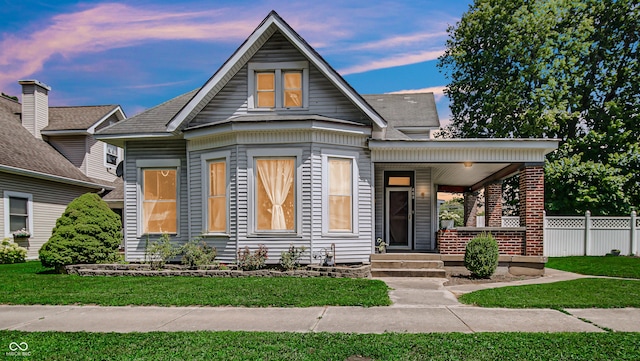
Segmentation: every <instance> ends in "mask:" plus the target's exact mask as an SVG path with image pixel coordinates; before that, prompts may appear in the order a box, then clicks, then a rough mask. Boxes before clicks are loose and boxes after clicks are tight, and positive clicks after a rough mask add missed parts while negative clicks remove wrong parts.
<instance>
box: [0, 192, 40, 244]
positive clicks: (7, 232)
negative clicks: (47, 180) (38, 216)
mask: <svg viewBox="0 0 640 361" xmlns="http://www.w3.org/2000/svg"><path fill="white" fill-rule="evenodd" d="M10 197H15V198H26V199H27V217H28V219H27V223H28V224H29V229H28V231H29V233H31V237H33V236H34V233H35V232H34V229H33V195H32V194H30V193H22V192H12V191H4V236H5V237H9V238H11V237H13V234H11V216H10V214H9V212H10V207H9V198H10Z"/></svg>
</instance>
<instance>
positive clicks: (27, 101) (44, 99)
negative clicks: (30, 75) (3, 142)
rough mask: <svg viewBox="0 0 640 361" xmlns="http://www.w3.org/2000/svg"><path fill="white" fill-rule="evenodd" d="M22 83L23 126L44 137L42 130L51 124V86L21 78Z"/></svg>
mask: <svg viewBox="0 0 640 361" xmlns="http://www.w3.org/2000/svg"><path fill="white" fill-rule="evenodd" d="M18 83H19V84H20V85H22V126H23V127H25V128H27V130H28V131H29V132H30V133H31V134H33V136H34V137H36V138H38V139H42V135H41V134H40V131H41V130H42V129H43V128H44V127H46V126H47V125H48V124H49V91H50V90H51V87H49V86H48V85H46V84H44V83H41V82H39V81H37V80H20V81H18Z"/></svg>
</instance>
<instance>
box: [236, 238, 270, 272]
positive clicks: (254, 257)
mask: <svg viewBox="0 0 640 361" xmlns="http://www.w3.org/2000/svg"><path fill="white" fill-rule="evenodd" d="M268 253H269V250H268V249H267V247H265V245H263V244H260V245H258V249H257V250H255V251H254V252H253V253H251V250H249V247H248V246H245V247H244V249H241V250H239V251H238V267H240V268H241V269H242V270H244V271H253V270H258V269H261V268H264V266H265V264H266V261H267V259H268V258H269V256H268Z"/></svg>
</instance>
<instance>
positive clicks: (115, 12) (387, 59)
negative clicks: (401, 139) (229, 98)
mask: <svg viewBox="0 0 640 361" xmlns="http://www.w3.org/2000/svg"><path fill="white" fill-rule="evenodd" d="M470 2H471V1H469V0H464V1H463V0H460V1H458V0H453V1H440V0H424V1H372V0H369V1H344V0H323V1H287V2H284V1H268V0H266V1H243V0H236V1H229V0H226V1H171V2H168V1H166V2H165V1H160V0H143V1H136V2H98V1H89V2H76V1H64V0H58V1H45V0H42V1H33V0H21V1H14V0H2V1H0V19H1V21H0V91H2V92H4V93H6V94H9V95H19V94H20V86H19V85H18V80H22V79H37V80H40V81H42V82H44V83H45V84H47V85H49V86H51V87H52V91H51V93H50V105H96V104H120V105H121V106H122V107H123V109H124V111H125V113H126V114H127V115H128V116H132V115H135V114H137V113H139V112H141V111H143V110H144V109H147V108H149V107H152V106H155V105H157V104H160V103H162V102H164V101H166V100H168V99H171V98H173V97H175V96H178V95H180V94H182V93H184V92H187V91H190V90H192V89H195V88H198V87H200V86H202V85H203V84H204V83H205V82H206V81H207V79H209V77H211V76H212V75H213V74H214V73H215V71H216V70H217V69H218V68H219V67H220V66H221V65H222V64H223V62H224V61H225V60H226V59H227V58H228V57H230V56H231V54H232V53H233V52H234V51H235V49H236V48H238V47H239V46H240V44H241V43H242V42H243V41H244V40H245V39H246V38H247V37H248V36H249V34H251V32H252V31H253V30H254V29H255V28H256V27H257V26H258V25H259V24H260V22H261V21H262V19H263V18H264V17H265V16H267V14H268V13H269V11H271V10H276V11H277V12H278V13H279V14H280V15H281V16H282V17H283V18H284V20H285V21H287V22H288V23H289V25H291V26H292V27H293V28H294V29H295V30H296V31H297V32H298V33H299V34H300V35H301V36H302V37H303V38H305V40H307V42H309V43H310V44H311V46H313V47H314V48H315V49H316V50H317V51H318V52H319V53H320V54H321V55H322V56H323V57H324V58H325V60H326V61H327V62H329V64H331V65H332V66H333V67H334V68H335V69H336V70H337V71H338V72H339V73H340V74H341V75H342V76H343V77H344V78H345V79H346V80H347V82H349V83H350V84H351V85H352V86H353V87H354V88H355V89H356V90H357V91H358V92H360V93H361V94H371V93H388V92H398V91H433V92H434V93H435V94H436V100H437V102H438V112H439V115H440V118H441V120H442V121H446V120H447V119H448V117H449V110H448V100H447V99H446V98H445V97H443V96H442V89H443V87H444V86H445V85H446V84H447V79H446V78H445V77H444V75H443V74H441V73H440V72H439V71H438V69H437V68H436V62H437V61H436V58H437V57H438V56H440V55H441V54H442V52H443V50H444V44H445V41H446V39H447V34H446V29H447V26H449V25H453V24H455V22H456V21H458V19H459V18H460V17H461V16H462V14H463V12H465V11H466V10H467V9H468V6H469V3H470Z"/></svg>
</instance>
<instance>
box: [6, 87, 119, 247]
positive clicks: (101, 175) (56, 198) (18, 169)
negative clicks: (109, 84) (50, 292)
mask: <svg viewBox="0 0 640 361" xmlns="http://www.w3.org/2000/svg"><path fill="white" fill-rule="evenodd" d="M20 84H21V85H22V103H19V102H17V101H15V100H13V99H10V98H7V97H4V96H1V97H0V126H1V127H2V132H0V144H1V146H0V195H1V197H2V198H1V200H0V201H1V203H2V204H1V205H0V220H1V222H0V233H2V236H3V237H11V236H12V233H13V232H14V231H16V230H18V229H22V228H25V229H26V230H27V231H28V232H29V233H30V234H31V236H30V237H29V238H27V239H21V240H20V242H19V243H20V244H21V245H22V246H24V247H26V248H27V249H28V257H29V258H36V257H37V256H38V250H39V249H40V247H41V246H42V244H44V242H46V241H47V240H48V239H49V237H51V231H52V229H53V227H54V226H55V221H56V219H57V218H58V217H60V215H62V212H63V211H64V209H65V208H66V206H67V205H68V204H69V202H71V201H72V200H73V199H74V198H76V197H78V196H80V195H82V194H84V193H87V192H97V193H99V194H102V195H104V194H106V193H107V192H109V191H111V190H113V189H115V188H117V187H118V184H120V185H121V184H122V182H121V181H118V179H117V177H116V175H115V173H116V167H117V165H118V163H119V162H120V161H121V160H122V156H123V151H122V149H121V148H118V147H115V146H113V145H109V144H106V143H103V142H100V141H97V140H96V139H95V138H93V133H94V132H95V131H96V130H97V129H101V128H104V127H106V126H108V125H110V124H114V123H116V122H119V121H121V120H123V119H124V118H125V116H124V113H123V112H122V110H121V109H120V107H119V106H117V105H107V106H87V107H84V106H82V107H49V101H48V94H49V91H50V90H51V88H49V87H48V86H47V85H45V84H43V83H41V82H39V81H36V80H25V81H20ZM113 205H114V207H117V205H118V204H117V202H116V203H113Z"/></svg>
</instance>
